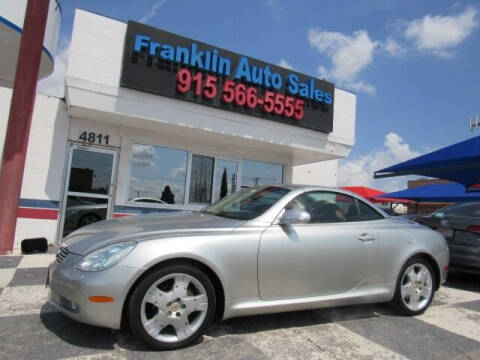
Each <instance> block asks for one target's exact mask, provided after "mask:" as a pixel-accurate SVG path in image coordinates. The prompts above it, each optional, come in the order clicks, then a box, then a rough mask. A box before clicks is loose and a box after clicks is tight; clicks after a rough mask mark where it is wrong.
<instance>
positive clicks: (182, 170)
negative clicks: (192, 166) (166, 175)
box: [170, 162, 187, 179]
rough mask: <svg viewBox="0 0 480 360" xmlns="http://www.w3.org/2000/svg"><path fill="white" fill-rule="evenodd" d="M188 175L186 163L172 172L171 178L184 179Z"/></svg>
mask: <svg viewBox="0 0 480 360" xmlns="http://www.w3.org/2000/svg"><path fill="white" fill-rule="evenodd" d="M186 173H187V163H186V162H184V163H182V165H180V166H179V167H178V168H176V169H173V170H172V171H170V177H171V178H178V179H183V178H184V177H185V174H186Z"/></svg>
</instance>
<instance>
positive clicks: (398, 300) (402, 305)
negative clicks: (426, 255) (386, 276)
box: [390, 256, 437, 316]
mask: <svg viewBox="0 0 480 360" xmlns="http://www.w3.org/2000/svg"><path fill="white" fill-rule="evenodd" d="M414 264H419V266H420V265H423V266H424V268H425V269H427V270H428V271H429V273H430V276H431V280H432V281H431V282H432V283H431V293H430V298H428V300H427V299H424V300H427V301H426V302H425V303H424V305H423V306H422V307H421V308H420V309H418V310H412V309H411V308H409V307H408V306H407V304H406V300H405V299H403V298H402V292H401V287H402V281H405V279H404V276H405V272H406V271H407V269H409V268H410V267H411V266H412V265H414ZM436 281H437V279H436V278H435V272H434V271H433V269H432V266H431V265H430V264H429V263H428V262H427V261H425V260H424V259H423V258H421V257H417V256H416V257H413V258H411V259H410V260H408V261H407V262H406V263H405V265H403V267H402V270H401V271H400V273H399V275H398V279H397V284H396V287H395V296H394V297H393V300H392V301H391V302H390V305H391V306H392V308H393V309H394V310H395V311H397V312H398V313H399V314H401V315H405V316H416V315H421V314H423V313H424V312H425V310H427V309H428V307H429V306H430V304H431V302H432V300H433V297H434V295H435V289H436ZM407 298H408V297H407Z"/></svg>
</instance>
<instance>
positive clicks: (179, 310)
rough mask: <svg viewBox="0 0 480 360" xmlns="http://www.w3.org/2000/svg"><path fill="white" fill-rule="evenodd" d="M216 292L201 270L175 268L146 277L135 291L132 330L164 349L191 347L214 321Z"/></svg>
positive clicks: (131, 319)
mask: <svg viewBox="0 0 480 360" xmlns="http://www.w3.org/2000/svg"><path fill="white" fill-rule="evenodd" d="M215 306H216V303H215V289H214V287H213V285H212V282H211V281H210V279H209V278H208V276H206V275H205V274H204V273H203V272H202V271H201V270H200V269H198V268H196V267H194V266H191V265H171V266H167V267H165V268H160V269H157V270H155V271H153V272H152V273H151V274H149V275H148V276H146V277H145V278H144V279H143V280H142V281H141V282H140V284H139V285H138V286H137V288H136V289H135V290H134V292H133V294H132V296H131V298H130V302H129V308H128V310H129V311H128V316H129V323H130V327H131V328H132V330H133V332H134V333H135V334H136V335H137V336H138V337H140V338H141V339H143V340H144V341H145V342H147V343H148V344H150V345H152V346H153V347H155V348H157V349H161V350H173V349H178V348H182V347H185V346H188V345H191V344H192V343H193V342H194V341H195V340H196V339H197V338H198V337H199V336H201V335H202V334H203V333H204V331H205V330H206V329H207V327H208V326H209V324H210V323H211V322H212V320H213V317H214V313H215Z"/></svg>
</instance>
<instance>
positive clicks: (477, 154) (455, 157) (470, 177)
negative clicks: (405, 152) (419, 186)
mask: <svg viewBox="0 0 480 360" xmlns="http://www.w3.org/2000/svg"><path fill="white" fill-rule="evenodd" d="M401 175H423V176H428V177H433V178H439V179H446V180H451V181H454V182H457V183H460V184H463V185H464V186H465V188H467V190H480V188H478V187H475V188H472V187H473V186H474V185H477V184H479V183H480V136H477V137H474V138H472V139H469V140H465V141H462V142H459V143H457V144H454V145H451V146H447V147H445V148H443V149H440V150H436V151H433V152H431V153H428V154H425V155H422V156H419V157H416V158H414V159H411V160H407V161H405V162H403V163H400V164H397V165H393V166H390V167H387V168H385V169H382V170H378V171H376V172H375V174H374V178H376V179H379V178H385V177H392V176H401ZM390 195H392V194H389V196H390ZM392 196H393V195H392ZM395 197H397V196H395Z"/></svg>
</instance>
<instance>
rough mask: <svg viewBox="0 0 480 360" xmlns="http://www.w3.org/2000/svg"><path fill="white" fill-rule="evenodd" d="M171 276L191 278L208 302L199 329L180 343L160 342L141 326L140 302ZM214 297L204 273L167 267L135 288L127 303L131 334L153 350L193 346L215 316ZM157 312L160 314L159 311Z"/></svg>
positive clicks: (158, 270)
mask: <svg viewBox="0 0 480 360" xmlns="http://www.w3.org/2000/svg"><path fill="white" fill-rule="evenodd" d="M172 274H186V275H187V276H190V277H193V278H194V279H196V280H197V281H198V282H200V284H201V285H202V286H203V288H204V290H205V291H206V297H207V300H208V305H207V310H206V315H205V317H204V319H203V322H202V323H201V325H200V327H199V328H198V329H197V330H196V331H194V332H193V333H192V334H191V335H189V336H188V337H187V338H185V339H183V340H180V341H168V342H167V341H161V340H159V339H156V338H154V337H153V336H151V335H150V334H149V333H148V332H147V331H146V330H145V328H144V326H143V324H142V317H141V316H142V315H141V312H142V301H143V299H144V297H145V295H146V294H147V291H148V290H149V289H150V288H151V287H152V286H153V285H154V284H155V283H156V282H157V281H159V280H160V279H162V278H164V277H168V276H169V275H172ZM167 281H168V280H167ZM215 307H216V297H215V288H214V286H213V284H212V282H211V281H210V279H209V278H208V276H207V275H205V273H203V272H202V271H201V270H200V269H198V268H197V267H195V266H192V265H189V264H178V265H175V264H174V265H168V266H165V267H162V268H159V269H156V270H154V271H153V272H152V273H150V274H148V275H147V276H146V277H145V278H144V279H143V280H142V281H141V282H140V283H139V284H138V286H137V287H136V288H135V290H134V291H133V293H132V296H131V297H130V301H129V303H128V321H129V324H130V328H131V329H132V331H133V333H134V334H135V335H136V336H137V337H139V338H140V339H141V340H143V341H144V342H145V343H147V344H149V345H150V346H152V347H153V348H155V349H159V350H174V349H179V348H183V347H186V346H189V345H191V344H193V343H194V342H195V341H196V340H197V339H198V338H199V337H200V336H201V335H203V333H204V332H205V331H206V330H207V328H208V327H209V326H210V324H211V322H212V321H213V318H214V315H215ZM157 311H159V312H160V310H159V309H157ZM162 331H163V330H162Z"/></svg>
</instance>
